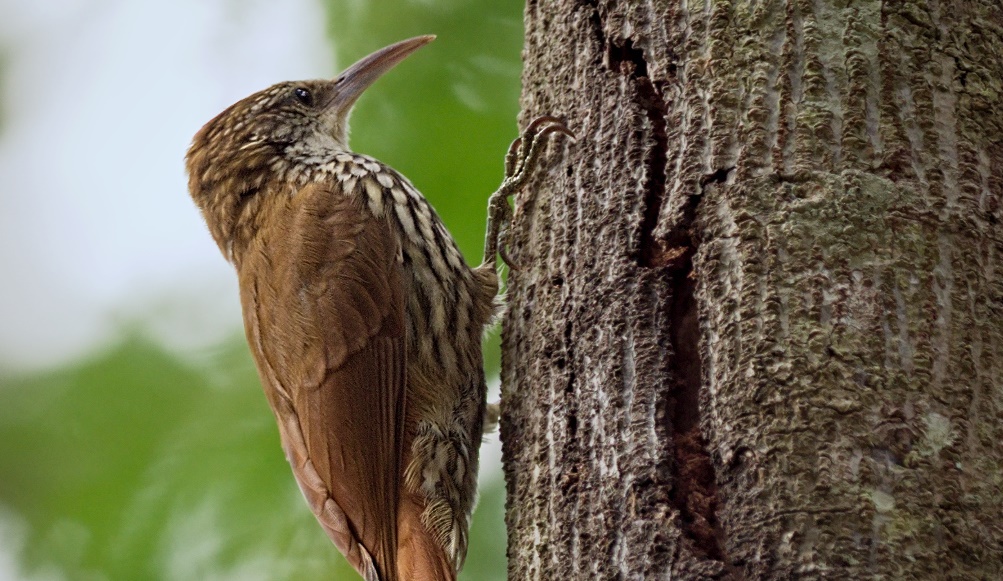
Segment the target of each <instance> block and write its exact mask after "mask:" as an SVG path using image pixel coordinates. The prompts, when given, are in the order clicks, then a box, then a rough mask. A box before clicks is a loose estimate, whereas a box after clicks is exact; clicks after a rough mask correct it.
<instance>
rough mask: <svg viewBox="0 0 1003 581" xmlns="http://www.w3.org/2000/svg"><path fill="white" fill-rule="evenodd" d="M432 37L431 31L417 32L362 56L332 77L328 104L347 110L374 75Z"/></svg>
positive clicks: (381, 74) (386, 69) (433, 38)
mask: <svg viewBox="0 0 1003 581" xmlns="http://www.w3.org/2000/svg"><path fill="white" fill-rule="evenodd" d="M433 40H435V35H432V34H428V35H425V36H416V37H414V38H409V39H407V40H402V41H400V42H397V43H394V44H391V45H390V46H388V47H385V48H381V49H380V50H378V51H376V52H374V53H372V54H370V55H369V56H367V57H363V58H362V59H360V60H359V61H358V62H356V63H355V64H354V65H352V66H350V67H348V68H347V69H345V72H343V73H341V74H340V75H338V77H337V78H335V79H334V87H335V92H334V96H333V98H332V99H331V103H330V104H329V105H328V106H329V107H331V108H334V109H336V110H337V111H338V113H339V114H345V113H347V112H348V110H349V109H351V108H352V105H354V104H355V101H356V100H357V99H358V98H359V96H360V95H362V93H364V92H365V90H366V89H368V88H369V86H370V85H372V84H373V83H375V82H376V79H379V78H380V77H382V76H383V74H384V73H386V72H387V71H389V70H390V69H392V68H394V67H395V66H397V64H398V63H400V62H401V61H402V60H404V59H406V58H407V57H409V56H410V55H411V53H413V52H415V51H417V50H418V49H419V48H421V47H423V46H425V45H426V44H428V43H430V42H432V41H433Z"/></svg>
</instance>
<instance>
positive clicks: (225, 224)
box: [185, 36, 435, 258]
mask: <svg viewBox="0 0 1003 581" xmlns="http://www.w3.org/2000/svg"><path fill="white" fill-rule="evenodd" d="M434 38H435V37H434V36H419V37H415V38H411V39H408V40H403V41H401V42H398V43H396V44H392V45H390V46H388V47H386V48H383V49H380V50H378V51H376V52H374V53H372V54H370V55H369V56H367V57H365V58H363V59H361V60H359V61H358V62H356V63H355V64H353V65H352V66H350V67H349V68H348V69H346V70H345V72H343V73H341V74H340V75H338V76H337V77H335V78H334V79H331V80H311V81H296V82H284V83H278V84H276V85H272V86H271V87H269V88H267V89H265V90H263V91H259V92H257V93H254V94H253V95H251V96H249V97H246V98H244V99H242V100H240V101H238V102H236V103H234V104H233V105H231V106H230V107H228V108H227V109H226V110H224V111H223V112H222V113H220V114H219V115H217V116H216V117H215V118H213V119H212V120H211V121H209V122H208V123H206V124H205V125H204V126H203V127H202V129H200V130H199V132H198V133H196V134H195V137H194V139H193V140H192V145H191V147H190V148H189V149H188V155H187V156H186V158H185V162H186V168H187V170H188V189H189V192H190V193H191V196H192V199H194V200H195V203H196V205H198V207H199V209H201V210H202V214H203V216H205V219H206V223H207V224H208V226H209V230H210V232H211V233H212V235H213V238H214V239H215V240H216V243H217V244H219V246H220V249H221V250H223V253H224V255H226V256H227V257H228V258H232V250H231V248H232V244H233V243H234V242H235V241H234V236H235V235H236V234H237V232H236V229H237V228H238V226H239V224H240V222H241V220H246V219H252V218H253V217H254V213H255V211H256V207H257V206H258V205H259V204H260V200H258V199H256V198H259V197H260V196H258V194H259V193H261V192H262V191H263V190H264V189H266V187H267V186H269V185H270V183H271V182H273V181H275V180H283V179H288V178H289V177H290V176H291V173H292V172H296V173H298V172H299V171H302V170H303V169H308V166H310V165H311V164H313V165H319V164H321V163H324V162H327V161H329V160H330V158H331V156H332V154H334V153H337V152H340V151H347V150H348V117H349V115H350V114H351V111H352V106H353V105H354V104H355V102H356V101H357V100H358V98H359V97H360V96H361V95H362V93H363V92H364V91H365V90H366V89H367V88H368V87H369V86H370V85H372V84H373V83H374V82H375V81H376V80H377V79H378V78H380V77H381V76H382V75H383V74H384V73H386V72H387V71H389V70H390V69H392V68H393V67H394V66H395V65H397V63H399V62H401V61H402V60H404V59H405V58H407V57H408V55H410V54H411V53H413V52H415V51H416V50H418V49H419V48H421V47H422V46H424V45H426V44H428V43H429V42H431V41H432V40H433V39H434ZM303 166H307V167H303Z"/></svg>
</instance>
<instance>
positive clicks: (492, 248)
mask: <svg viewBox="0 0 1003 581" xmlns="http://www.w3.org/2000/svg"><path fill="white" fill-rule="evenodd" d="M550 133H563V134H565V135H567V136H568V137H570V138H572V139H574V138H575V134H574V133H572V132H571V130H569V129H568V128H567V127H566V126H565V125H564V122H562V121H561V120H560V119H558V118H556V117H551V116H549V115H544V116H543V117H537V118H536V119H534V120H533V122H532V123H530V124H529V127H527V128H526V131H524V132H523V134H522V135H521V136H520V137H518V138H517V139H516V140H515V141H513V142H512V145H510V146H509V148H508V153H507V154H506V155H505V179H504V180H502V184H501V186H500V187H499V188H498V191H496V192H495V193H493V194H491V197H490V198H488V228H487V236H486V238H485V240H484V264H486V265H490V266H491V267H492V268H494V266H495V264H496V262H495V261H496V259H497V258H496V257H497V256H498V255H501V258H502V260H503V261H504V262H505V264H507V265H508V266H509V267H510V268H515V264H514V262H513V261H512V259H511V258H509V256H508V251H507V242H508V228H509V225H510V223H511V222H512V206H510V205H509V201H508V199H509V198H510V197H512V196H513V195H514V194H515V193H516V192H517V191H519V189H520V188H521V187H522V186H524V185H526V182H527V181H529V177H530V175H532V172H533V168H534V167H536V163H537V161H539V158H540V154H541V153H542V152H543V148H544V146H545V145H546V143H547V140H546V136H547V135H548V134H550Z"/></svg>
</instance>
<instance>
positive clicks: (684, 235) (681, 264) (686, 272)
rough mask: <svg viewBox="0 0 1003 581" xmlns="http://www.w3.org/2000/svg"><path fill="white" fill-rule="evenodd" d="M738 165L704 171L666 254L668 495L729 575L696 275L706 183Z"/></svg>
mask: <svg viewBox="0 0 1003 581" xmlns="http://www.w3.org/2000/svg"><path fill="white" fill-rule="evenodd" d="M732 170H734V168H721V169H718V170H716V171H714V172H713V173H710V174H707V175H705V176H703V178H702V179H701V180H700V189H699V191H698V192H696V193H695V194H694V195H692V196H690V197H689V198H688V199H687V202H686V205H685V207H684V208H683V211H682V216H681V219H680V220H679V221H678V223H677V224H676V225H675V227H674V228H673V229H672V230H671V231H670V232H669V233H668V235H667V236H666V237H665V238H664V240H665V242H666V243H667V244H668V247H669V248H670V249H675V251H676V254H675V255H672V256H670V255H668V254H663V257H664V258H666V259H667V263H666V264H664V265H662V266H665V267H667V270H668V272H669V276H670V277H671V278H670V282H669V284H670V285H671V287H672V299H671V301H672V304H671V308H670V310H669V318H670V320H669V342H670V345H671V347H672V356H671V362H670V377H672V385H671V390H670V394H669V414H668V420H669V432H670V434H671V442H672V446H673V448H672V454H673V460H674V462H673V466H672V483H673V486H672V491H671V493H670V495H669V498H670V500H671V502H672V504H673V506H674V507H675V508H676V510H677V511H678V512H679V518H680V524H681V527H682V530H683V532H684V534H685V535H686V536H687V538H688V539H689V540H690V541H691V543H692V547H693V550H694V551H695V552H696V553H698V554H700V555H703V556H705V557H706V558H708V559H713V560H716V561H721V562H722V563H724V565H725V571H726V578H730V579H736V580H737V579H742V578H743V575H742V573H741V571H739V570H738V569H737V568H735V567H734V566H733V565H731V562H730V559H729V558H728V556H727V553H726V550H725V544H726V542H725V536H724V531H723V528H722V527H721V524H720V522H719V521H718V518H717V512H718V505H719V503H720V501H719V497H718V491H717V475H716V472H715V469H714V462H713V459H712V457H711V454H710V451H709V449H708V447H707V442H706V440H705V439H704V436H703V434H702V433H701V431H700V413H701V410H700V393H701V389H702V385H703V384H702V370H701V359H700V321H699V318H698V317H699V311H698V305H697V299H696V296H695V291H696V285H697V278H696V277H695V276H694V274H693V261H692V258H693V255H694V254H695V253H696V250H697V248H698V246H699V244H700V241H699V238H698V236H697V234H696V232H695V231H694V229H693V225H694V222H695V221H696V216H697V210H698V207H699V204H700V201H701V200H702V199H703V193H704V190H705V188H706V187H707V186H708V185H710V184H724V183H727V181H728V178H729V176H730V175H731V172H732Z"/></svg>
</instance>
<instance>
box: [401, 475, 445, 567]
mask: <svg viewBox="0 0 1003 581" xmlns="http://www.w3.org/2000/svg"><path fill="white" fill-rule="evenodd" d="M423 508H424V502H423V501H422V500H421V499H420V498H417V497H416V496H414V495H411V494H405V495H404V496H403V498H401V500H400V509H399V511H398V513H397V577H398V578H399V579H400V580H401V581H456V570H455V568H454V567H453V564H452V562H451V561H450V559H449V557H448V556H447V555H446V552H445V550H444V549H443V547H441V546H440V545H439V543H438V542H436V540H435V539H434V538H433V537H432V536H431V534H430V533H429V532H428V530H427V529H426V528H425V525H423V524H422V522H421V513H422V510H423Z"/></svg>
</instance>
